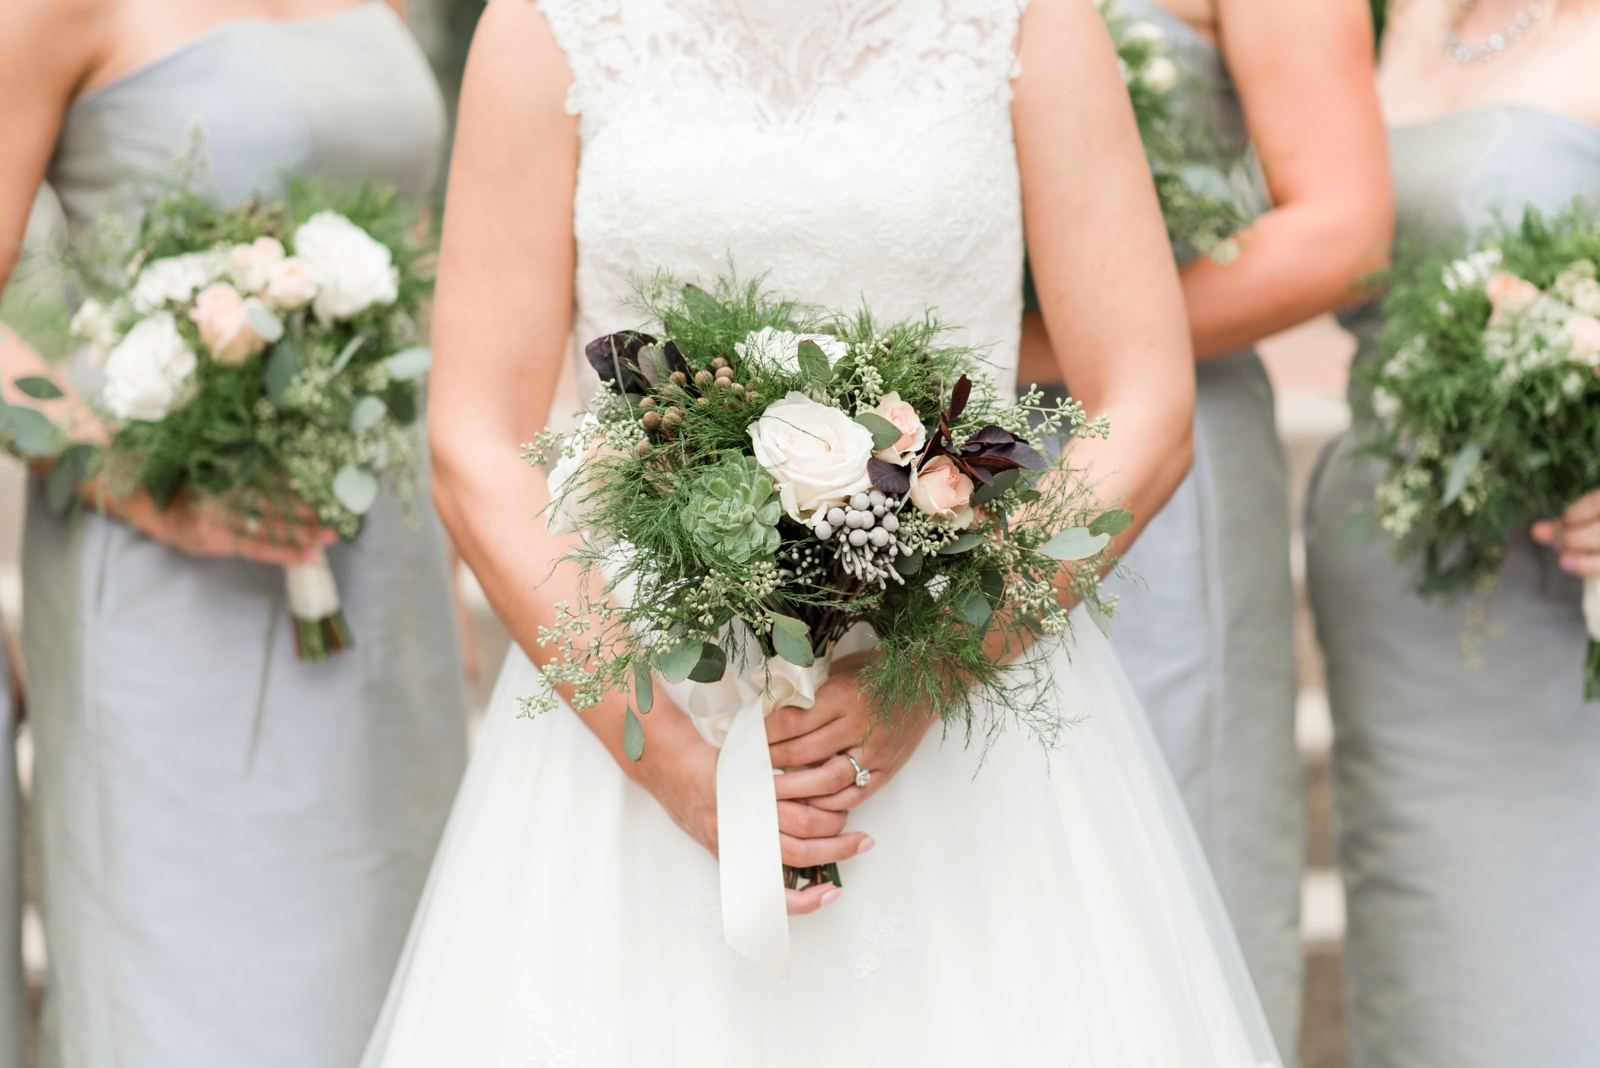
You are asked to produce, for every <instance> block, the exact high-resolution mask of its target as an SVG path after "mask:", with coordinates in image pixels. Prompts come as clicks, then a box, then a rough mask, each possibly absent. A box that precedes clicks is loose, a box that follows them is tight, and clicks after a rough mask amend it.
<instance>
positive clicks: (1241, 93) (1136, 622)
mask: <svg viewBox="0 0 1600 1068" xmlns="http://www.w3.org/2000/svg"><path fill="white" fill-rule="evenodd" d="M1117 5H1118V8H1119V9H1120V10H1121V11H1122V13H1123V14H1124V15H1125V16H1126V17H1127V18H1128V19H1129V20H1130V21H1137V20H1143V21H1147V22H1150V23H1153V24H1154V25H1155V26H1157V27H1158V28H1159V29H1160V30H1161V31H1162V32H1163V35H1164V37H1165V39H1166V43H1167V47H1168V49H1169V50H1170V53H1171V58H1172V59H1173V61H1174V62H1175V63H1176V64H1177V66H1178V68H1179V71H1180V73H1181V75H1182V78H1181V81H1180V83H1179V84H1180V86H1181V87H1182V88H1181V89H1180V93H1181V94H1182V99H1181V100H1180V103H1179V106H1180V108H1181V110H1182V113H1183V114H1184V115H1185V117H1186V118H1188V119H1189V120H1190V121H1192V122H1193V123H1194V124H1195V126H1196V127H1197V128H1198V129H1199V130H1200V131H1202V132H1203V133H1204V134H1205V135H1207V136H1209V137H1210V138H1211V139H1212V140H1213V143H1214V146H1215V149H1216V151H1217V154H1218V157H1219V158H1222V159H1228V160H1235V161H1237V165H1236V166H1235V168H1234V171H1235V174H1236V176H1237V179H1236V184H1237V185H1238V186H1239V187H1240V190H1241V197H1242V198H1243V199H1244V201H1245V205H1244V206H1245V207H1247V208H1248V209H1249V212H1250V213H1251V214H1252V215H1255V216H1257V217H1256V219H1255V222H1254V223H1253V224H1252V225H1251V227H1250V229H1248V230H1247V231H1245V232H1244V233H1242V234H1240V235H1238V237H1237V239H1236V243H1237V245H1238V247H1239V249H1240V255H1239V256H1238V258H1237V259H1235V260H1233V261H1232V262H1230V263H1228V264H1227V265H1226V266H1224V265H1222V264H1219V263H1217V262H1215V261H1213V260H1211V259H1209V258H1207V257H1201V258H1198V259H1195V260H1193V261H1192V262H1189V263H1188V264H1187V265H1185V266H1184V270H1183V288H1184V293H1185V295H1186V297H1187V300H1188V306H1189V321H1190V329H1191V331H1192V334H1193V339H1194V347H1195V354H1196V356H1197V357H1198V361H1199V362H1198V363H1197V365H1196V368H1195V371H1196V377H1197V385H1198V396H1197V407H1196V416H1195V463H1194V471H1193V473H1192V474H1191V475H1190V477H1189V478H1188V479H1187V480H1186V481H1185V482H1184V483H1183V485H1182V486H1181V487H1179V489H1178V492H1177V493H1176V494H1175V495H1174V496H1173V497H1172V499H1171V501H1169V502H1168V504H1167V506H1166V508H1165V509H1164V510H1163V511H1162V512H1161V513H1160V514H1159V515H1157V516H1156V517H1155V518H1154V519H1153V520H1152V521H1151V523H1150V526H1149V527H1148V528H1147V529H1146V531H1145V533H1144V536H1143V537H1141V538H1140V539H1139V541H1138V543H1137V544H1136V545H1135V546H1134V548H1133V551H1132V552H1131V553H1129V555H1128V558H1127V563H1128V566H1129V567H1130V568H1132V570H1133V571H1134V572H1135V573H1137V575H1138V576H1140V579H1141V580H1142V581H1135V582H1126V581H1125V582H1120V583H1118V584H1117V586H1116V589H1117V592H1118V593H1119V594H1120V595H1121V598H1122V600H1121V603H1120V605H1119V607H1118V614H1119V618H1118V620H1117V623H1116V627H1115V631H1114V636H1113V644H1114V645H1115V646H1116V650H1117V653H1118V654H1119V655H1120V657H1121V658H1122V661H1123V663H1124V665H1125V666H1126V667H1127V669H1128V674H1129V675H1130V676H1131V677H1132V679H1133V681H1134V686H1135V688H1136V689H1137V690H1138V691H1139V696H1140V698H1141V699H1142V700H1143V702H1144V705H1145V708H1146V709H1147V710H1148V712H1149V714H1150V718H1151V722H1152V723H1153V725H1154V726H1155V729H1156V733H1157V735H1158V736H1159V738H1160V741H1161V744H1162V747H1163V749H1164V750H1165V752H1166V755H1167V759H1168V761H1169V763H1170V764H1171V765H1172V770H1173V774H1174V775H1175V777H1176V778H1177V780H1178V783H1179V786H1180V787H1181V788H1182V790H1183V794H1184V798H1185V800H1186V801H1187V802H1188V805H1189V812H1190V814H1191V815H1192V816H1193V817H1194V823H1195V829H1196V830H1197V831H1198V832H1199V834H1200V840H1201V842H1202V844H1203V845H1204V847H1205V850H1206V856H1207V859H1208V860H1210V862H1211V870H1212V871H1213V872H1214V873H1215V874H1216V878H1217V883H1218V886H1219V887H1220V888H1221V890H1222V895H1223V898H1224V900H1225V901H1226V903H1227V906H1228V911H1229V914H1230V915H1231V917H1232V919H1233V922H1234V926H1235V927H1236V929H1237V930H1238V934H1239V941H1240V944H1241V945H1242V946H1243V948H1244V952H1245V958H1246V959H1247V961H1248V962H1249V965H1250V970H1251V974H1252V975H1253V977H1254V978H1255V982H1256V989H1257V990H1258V991H1260V993H1261V1000H1262V1003H1263V1005H1264V1007H1265V1008H1266V1010H1267V1016H1268V1019H1269V1020H1270V1021H1271V1024H1272V1029H1273V1033H1274V1035H1275V1037H1276V1038H1277V1042H1278V1048H1279V1049H1280V1050H1282V1051H1284V1055H1285V1057H1286V1058H1289V1057H1292V1056H1293V1051H1294V1050H1296V1049H1298V1047H1299V1031H1300V1011H1301V1000H1302V995H1301V970H1302V963H1301V947H1300V922H1299V920H1300V880H1301V872H1302V868H1303V863H1304V850H1305V846H1304V826H1303V823H1304V816H1303V802H1302V800H1301V780H1300V760H1299V756H1298V753H1297V752H1296V750H1295V744H1294V705H1295V692H1296V689H1297V680H1296V671H1295V654H1294V626H1295V621H1294V616H1295V601H1294V587H1293V581H1292V578H1291V576H1290V570H1289V494H1288V475H1287V468H1286V464H1285V460H1284V455H1283V449H1282V446H1281V445H1280V443H1279V440H1278V433H1277V426H1276V422H1275V419H1274V414H1273V397H1272V386H1271V383H1270V382H1268V380H1267V376H1266V372H1265V370H1264V369H1263V368H1262V365H1261V360H1260V359H1259V358H1258V357H1257V355H1256V353H1255V351H1254V350H1253V349H1252V348H1251V347H1250V346H1251V345H1252V344H1254V343H1255V342H1256V341H1258V340H1260V339H1261V338H1263V337H1266V336H1267V335H1269V334H1272V333H1275V332H1277V331H1279V330H1282V329H1284V328H1286V327H1289V326H1292V325H1294V324H1296V323H1298V322H1301V321H1303V320H1305V319H1309V318H1311V317H1313V316H1315V315H1319V314H1321V313H1323V312H1326V311H1329V310H1332V309H1335V308H1338V307H1340V306H1342V305H1345V304H1347V303H1349V302H1351V301H1352V300H1354V299H1356V298H1357V297H1358V294H1359V291H1358V281H1359V279H1360V278H1361V277H1362V276H1363V275H1364V274H1366V273H1367V272H1370V271H1372V270H1373V269H1375V268H1377V267H1380V266H1382V265H1383V263H1384V256H1385V252H1386V248H1387V243H1388V234H1389V226H1390V218H1391V216H1390V211H1391V198H1390V193H1389V183H1388V175H1387V172H1386V170H1385V155H1384V145H1383V129H1382V125H1381V122H1380V120H1379V114H1378V107H1377V101H1376V98H1375V95H1374V93H1373V90H1372V82H1371V79H1372V59H1371V56H1372V31H1371V25H1370V20H1369V14H1368V11H1367V7H1366V4H1365V3H1364V2H1363V0H1215V6H1213V0H1160V2H1159V3H1158V2H1157V0H1117ZM1252 145H1253V146H1254V150H1255V152H1256V153H1259V158H1260V161H1261V166H1260V168H1259V169H1257V168H1256V166H1255V163H1254V158H1253V156H1252V155H1251V153H1250V147H1251V146H1252ZM1263 172H1264V175H1265V177H1264V179H1263ZM1252 179H1253V180H1252ZM1048 345H1049V342H1048V339H1047V338H1045V336H1044V333H1043V327H1042V324H1041V323H1040V320H1039V317H1038V315H1037V314H1035V313H1029V315H1028V316H1027V319H1026V320H1025V322H1024V350H1023V361H1024V362H1023V367H1022V368H1021V371H1020V373H1019V378H1020V379H1021V380H1022V381H1024V382H1026V381H1029V380H1031V379H1034V378H1039V379H1043V378H1045V377H1046V376H1050V375H1051V371H1052V368H1053V366H1054V360H1053V357H1052V356H1051V354H1050V352H1049V348H1048ZM1069 386H1070V383H1069Z"/></svg>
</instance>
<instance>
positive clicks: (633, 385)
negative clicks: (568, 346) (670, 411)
mask: <svg viewBox="0 0 1600 1068" xmlns="http://www.w3.org/2000/svg"><path fill="white" fill-rule="evenodd" d="M655 342H656V339H655V338H653V337H651V336H650V335H649V334H641V333H638V332H637V331H633V330H625V331H623V332H622V333H620V334H607V335H606V336H605V337H600V338H595V339H594V340H593V341H591V342H589V344H588V345H586V346H584V349H583V355H584V357H585V358H587V359H588V361H589V366H590V367H593V368H594V371H595V374H597V375H599V376H600V381H602V382H610V383H611V388H612V390H613V391H614V392H617V393H649V392H650V380H649V379H647V378H646V377H645V376H644V374H643V372H641V371H640V370H639V350H640V349H642V348H643V347H644V346H646V345H654V344H655Z"/></svg>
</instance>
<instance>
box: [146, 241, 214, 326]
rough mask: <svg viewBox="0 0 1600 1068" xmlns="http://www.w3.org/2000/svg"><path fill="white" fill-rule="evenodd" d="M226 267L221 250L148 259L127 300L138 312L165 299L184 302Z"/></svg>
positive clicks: (153, 309)
mask: <svg viewBox="0 0 1600 1068" xmlns="http://www.w3.org/2000/svg"><path fill="white" fill-rule="evenodd" d="M227 270H228V254H227V253H226V252H224V251H221V250H212V251H211V252H190V253H186V254H184V255H182V256H168V257H166V258H164V259H159V260H152V261H151V262H150V263H147V264H145V266H144V269H143V270H141V271H140V272H139V279H138V281H136V282H134V284H133V289H132V291H131V292H129V294H128V301H129V303H131V304H132V305H133V310H134V311H136V312H138V313H139V314H140V315H148V314H149V313H150V312H153V311H156V310H157V309H159V308H161V307H163V306H164V305H166V304H168V303H174V304H184V303H187V302H188V301H189V300H191V299H192V298H193V297H194V295H195V294H196V293H197V292H199V291H200V290H202V289H204V288H205V287H206V286H208V285H210V284H211V283H212V282H215V281H216V280H217V279H218V278H221V277H222V276H223V274H225V273H226V272H227Z"/></svg>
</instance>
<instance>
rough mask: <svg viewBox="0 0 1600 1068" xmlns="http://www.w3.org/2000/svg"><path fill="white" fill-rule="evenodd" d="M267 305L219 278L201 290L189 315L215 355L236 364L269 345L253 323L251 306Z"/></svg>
mask: <svg viewBox="0 0 1600 1068" xmlns="http://www.w3.org/2000/svg"><path fill="white" fill-rule="evenodd" d="M251 305H254V306H255V307H258V308H263V307H264V305H263V304H262V303H261V302H260V301H259V300H256V299H255V298H254V297H251V298H250V299H249V300H246V299H245V298H243V297H241V296H240V295H239V291H238V290H237V289H234V288H233V287H232V286H230V285H229V284H228V283H226V282H217V283H215V284H214V285H210V286H207V287H206V288H205V289H203V290H201V291H200V295H199V296H198V297H196V298H195V301H194V309H193V310H192V311H190V312H189V318H191V319H193V320H194V322H195V325H196V326H198V327H199V328H200V340H201V341H204V342H205V343H206V347H207V348H208V349H210V350H211V358H212V359H213V360H216V361H217V362H218V363H220V364H223V365H224V366H228V367H234V366H237V365H238V364H241V363H244V361H246V360H248V359H249V358H250V357H252V356H254V355H255V354H256V353H258V352H260V351H261V350H262V349H264V348H266V347H267V343H266V341H264V340H263V339H262V337H261V335H260V334H258V333H256V328H255V327H254V326H252V325H250V307H251Z"/></svg>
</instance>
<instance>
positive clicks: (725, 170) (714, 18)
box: [538, 0, 1026, 396]
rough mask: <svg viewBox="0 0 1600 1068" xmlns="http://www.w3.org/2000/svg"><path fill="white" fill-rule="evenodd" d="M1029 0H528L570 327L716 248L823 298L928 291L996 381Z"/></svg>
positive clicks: (580, 326) (605, 327)
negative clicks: (561, 107)
mask: <svg viewBox="0 0 1600 1068" xmlns="http://www.w3.org/2000/svg"><path fill="white" fill-rule="evenodd" d="M1025 3H1026V0H804V2H796V0H538V4H539V7H540V9H541V11H543V13H544V15H545V17H546V18H547V19H548V21H549V23H550V25H551V28H552V30H553V31H554V33H555V37H556V40H557V42H558V43H559V44H560V46H561V47H562V49H563V50H564V51H565V52H566V54H567V60H568V64H569V65H570V67H571V69H572V74H573V84H572V88H571V90H570V92H569V96H568V102H567V106H568V110H569V111H571V112H572V113H573V114H575V115H578V116H579V135H580V138H581V143H582V147H581V153H580V158H579V163H578V186H577V194H576V197H575V199H574V205H573V207H574V222H573V228H574V231H575V233H576V237H577V247H578V270H577V309H576V319H575V326H574V341H575V342H577V343H578V344H579V345H581V344H582V343H583V342H586V341H588V340H589V339H592V338H594V337H597V336H599V335H601V334H604V333H609V332H611V331H614V330H616V329H619V328H621V327H623V326H632V325H642V324H639V323H638V322H637V320H638V318H639V313H638V312H637V311H635V310H633V309H632V308H629V307H626V306H625V304H624V302H625V301H626V300H627V298H629V297H630V296H631V294H632V292H633V283H634V279H636V278H640V277H649V276H650V275H651V274H653V273H654V272H655V271H656V270H658V269H666V270H669V271H671V272H673V273H674V274H676V275H678V276H679V277H681V278H684V279H685V280H695V279H700V280H709V279H710V278H712V277H714V276H716V275H718V274H721V273H726V271H727V268H728V264H729V263H730V262H731V263H732V264H733V266H734V268H735V269H736V270H737V272H738V273H739V275H740V277H753V276H755V275H758V274H762V273H766V274H768V276H769V278H770V282H771V285H772V286H773V287H774V288H775V289H777V290H778V291H780V292H782V293H783V294H784V295H785V296H789V297H793V298H796V299H800V300H805V301H811V302H815V303H818V304H822V305H826V306H830V307H835V308H841V309H846V310H853V309H854V308H856V307H857V306H859V304H860V302H861V301H862V300H863V299H864V300H865V301H866V302H867V303H868V304H869V305H870V306H871V307H872V308H873V310H874V311H875V312H876V313H877V314H878V315H879V316H880V317H883V318H888V319H895V318H902V317H907V316H920V315H921V314H922V313H923V312H924V311H925V310H927V309H930V308H931V309H933V310H934V311H935V312H936V313H937V315H938V317H939V319H940V320H941V321H942V322H944V323H946V324H947V325H950V326H952V327H956V328H958V333H957V337H959V338H960V339H961V340H963V341H965V342H967V343H969V344H974V345H981V346H987V348H988V358H989V362H990V364H991V365H992V367H993V369H994V378H995V382H996V384H997V385H998V386H1000V387H1001V388H1002V389H1004V390H1009V389H1010V388H1011V383H1012V379H1013V377H1014V370H1015V366H1016V348H1017V335H1018V330H1019V321H1020V316H1021V306H1022V305H1021V277H1022V212H1021V194H1020V187H1019V181H1018V176H1017V159H1016V147H1015V143H1014V141H1013V138H1012V130H1011V115H1010V101H1011V84H1010V82H1011V79H1012V78H1013V77H1015V75H1016V58H1015V53H1014V51H1013V42H1014V39H1015V36H1016V32H1017V23H1018V20H1019V18H1020V16H1021V13H1022V9H1023V7H1024V6H1025ZM579 362H580V365H581V361H579ZM579 373H580V376H581V378H580V381H581V382H582V383H583V392H584V395H585V396H588V395H589V393H590V392H591V391H592V389H593V387H594V385H595V380H594V378H593V372H590V371H589V370H588V369H587V367H580V372H579Z"/></svg>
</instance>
